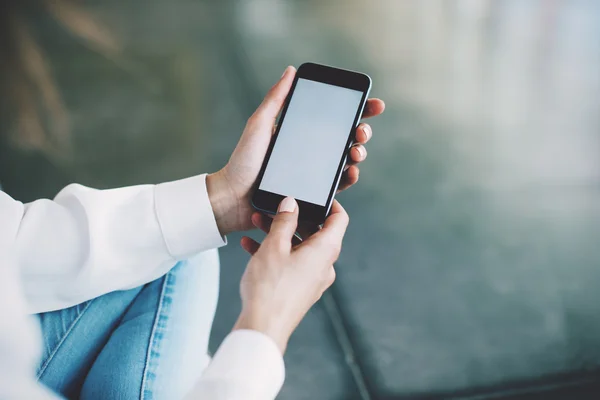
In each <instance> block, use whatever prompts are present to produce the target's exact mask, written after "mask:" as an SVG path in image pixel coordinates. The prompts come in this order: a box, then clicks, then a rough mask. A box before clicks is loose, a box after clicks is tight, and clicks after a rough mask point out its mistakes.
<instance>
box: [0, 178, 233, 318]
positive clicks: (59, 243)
mask: <svg viewBox="0 0 600 400" xmlns="http://www.w3.org/2000/svg"><path fill="white" fill-rule="evenodd" d="M205 182H206V176H205V175H200V176H196V177H193V178H188V179H183V180H180V181H175V182H169V183H164V184H160V185H141V186H132V187H127V188H120V189H111V190H95V189H90V188H87V187H84V186H81V185H70V186H68V187H66V188H65V189H63V190H62V191H61V192H60V193H59V194H58V195H57V196H56V198H55V199H54V201H50V200H37V201H35V202H33V203H29V204H22V203H20V202H17V201H15V200H13V199H11V198H10V197H8V196H7V195H6V194H4V193H0V210H2V214H3V218H2V219H3V224H4V226H3V227H2V232H3V234H4V235H6V236H7V237H6V239H5V242H4V244H8V246H10V247H9V248H12V249H13V250H14V254H15V264H16V266H17V267H18V268H19V271H20V274H21V277H22V282H23V290H24V294H25V298H26V299H27V301H28V304H29V311H30V312H33V313H37V312H42V311H50V310H55V309H60V308H65V307H69V306H71V305H74V304H78V303H81V302H83V301H85V300H88V299H91V298H94V297H96V296H99V295H101V294H104V293H107V292H111V291H114V290H121V289H128V288H132V287H136V286H139V285H141V284H144V283H146V282H150V281H152V280H154V279H156V278H158V277H160V276H162V275H163V274H165V273H166V272H167V271H168V270H169V269H170V268H171V267H172V266H173V265H174V264H175V262H176V261H178V260H181V259H184V258H186V257H188V256H190V255H192V254H195V253H198V252H201V251H203V250H207V249H210V248H215V247H219V246H222V245H223V244H225V241H224V239H223V237H222V236H221V234H220V233H219V228H218V226H217V224H216V221H215V216H214V214H213V211H212V207H211V202H210V199H209V196H208V193H207V189H206V183H205Z"/></svg>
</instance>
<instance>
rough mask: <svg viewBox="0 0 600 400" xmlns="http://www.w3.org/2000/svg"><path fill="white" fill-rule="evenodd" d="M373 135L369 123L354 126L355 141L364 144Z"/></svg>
mask: <svg viewBox="0 0 600 400" xmlns="http://www.w3.org/2000/svg"><path fill="white" fill-rule="evenodd" d="M372 136H373V130H372V129H371V126H370V125H369V124H365V123H362V124H359V125H358V128H356V134H355V135H354V137H355V138H356V142H357V143H362V144H365V143H367V142H368V141H369V139H371V137H372Z"/></svg>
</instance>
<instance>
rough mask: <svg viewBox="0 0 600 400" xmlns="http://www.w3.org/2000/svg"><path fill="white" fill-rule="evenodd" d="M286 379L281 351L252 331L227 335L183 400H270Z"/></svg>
mask: <svg viewBox="0 0 600 400" xmlns="http://www.w3.org/2000/svg"><path fill="white" fill-rule="evenodd" d="M284 378H285V368H284V363H283V357H282V355H281V351H280V350H279V348H278V347H277V345H275V342H273V340H272V339H271V338H269V337H268V336H266V335H263V334H262V333H260V332H257V331H252V330H237V331H233V332H232V333H230V334H229V335H228V336H227V337H226V338H225V340H224V341H223V343H222V344H221V346H220V347H219V350H218V351H217V353H216V354H215V356H214V358H213V359H212V361H211V363H210V364H209V366H208V368H207V369H206V371H204V374H203V375H202V377H201V378H200V380H199V381H198V383H197V384H196V386H195V387H194V389H193V390H192V392H191V393H190V394H188V396H187V397H186V398H185V400H201V399H211V400H272V399H274V398H275V397H276V396H277V394H278V393H279V390H280V389H281V386H282V385H283V381H284Z"/></svg>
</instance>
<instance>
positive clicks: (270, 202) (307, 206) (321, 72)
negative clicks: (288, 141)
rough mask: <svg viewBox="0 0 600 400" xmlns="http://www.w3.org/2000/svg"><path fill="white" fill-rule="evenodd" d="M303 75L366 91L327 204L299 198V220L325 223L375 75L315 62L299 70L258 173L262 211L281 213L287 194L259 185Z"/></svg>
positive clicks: (254, 199)
mask: <svg viewBox="0 0 600 400" xmlns="http://www.w3.org/2000/svg"><path fill="white" fill-rule="evenodd" d="M300 78H302V79H306V80H311V81H316V82H322V83H325V84H329V85H334V86H340V87H343V88H347V89H353V90H357V91H361V92H362V98H361V101H360V104H359V106H358V109H357V111H356V114H355V116H354V122H353V124H352V128H351V130H350V132H348V139H347V141H346V147H345V148H344V152H343V154H342V157H341V159H340V162H339V165H338V168H337V172H336V175H335V177H334V180H333V182H332V183H331V189H330V191H329V195H328V197H327V202H326V203H325V205H324V206H321V205H318V204H314V203H309V202H306V201H302V200H298V199H296V201H297V202H298V206H299V208H300V215H299V219H300V220H302V221H309V222H314V223H318V224H321V223H323V222H324V221H325V218H326V217H327V215H328V214H329V211H330V209H331V205H332V203H333V198H334V196H335V192H336V191H337V188H338V185H339V182H340V178H341V176H342V173H343V169H344V166H345V164H346V158H347V156H348V151H349V150H350V148H351V146H352V143H353V142H354V133H355V131H356V128H357V126H358V123H359V121H360V118H361V116H362V113H363V111H364V108H365V105H366V102H367V98H368V95H369V91H370V89H371V78H370V77H369V76H368V75H366V74H363V73H360V72H354V71H348V70H343V69H339V68H334V67H329V66H326V65H320V64H315V63H304V64H302V65H301V66H300V67H298V71H297V72H296V76H295V78H294V82H293V83H292V87H291V89H290V92H289V94H288V96H287V98H286V100H285V104H284V106H283V109H282V111H281V116H280V117H279V124H277V129H276V130H275V133H274V134H273V138H272V139H271V144H270V145H269V149H268V151H267V154H266V156H265V160H264V162H263V165H262V167H261V170H260V173H259V175H258V179H257V181H256V190H255V192H254V195H253V196H252V206H253V207H254V208H255V209H257V210H258V211H262V212H265V213H268V214H275V213H276V212H277V207H278V205H279V203H280V202H281V200H283V198H284V197H285V196H282V195H280V194H277V193H272V192H267V191H265V190H260V189H258V188H259V187H260V183H261V181H262V178H263V175H264V173H265V169H266V167H267V165H268V163H269V159H270V158H271V152H272V151H273V147H274V145H275V142H276V141H277V136H278V135H279V130H280V128H281V126H282V123H281V122H282V121H283V120H284V119H285V114H286V112H287V109H288V105H289V103H290V99H291V97H292V96H293V94H294V90H295V89H296V83H297V82H298V79H300Z"/></svg>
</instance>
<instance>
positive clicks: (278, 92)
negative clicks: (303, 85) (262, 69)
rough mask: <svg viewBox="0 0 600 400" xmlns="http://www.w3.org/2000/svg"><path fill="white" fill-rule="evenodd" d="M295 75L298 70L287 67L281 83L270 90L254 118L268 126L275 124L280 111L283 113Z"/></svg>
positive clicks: (280, 80)
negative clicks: (282, 109)
mask: <svg viewBox="0 0 600 400" xmlns="http://www.w3.org/2000/svg"><path fill="white" fill-rule="evenodd" d="M295 75H296V69H295V68H294V67H292V66H289V67H287V68H286V69H285V71H283V75H282V76H281V78H280V79H279V82H277V83H276V84H275V85H274V86H273V87H272V88H271V90H269V92H268V93H267V95H266V96H265V98H264V100H263V102H262V103H261V105H260V106H259V107H258V109H257V110H256V112H255V113H254V116H255V117H256V118H257V119H258V120H259V121H264V122H265V123H268V124H273V123H274V122H275V118H277V115H278V114H279V111H281V108H282V107H283V103H285V98H286V97H287V95H288V93H289V92H290V88H291V87H292V82H293V81H294V76H295Z"/></svg>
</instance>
